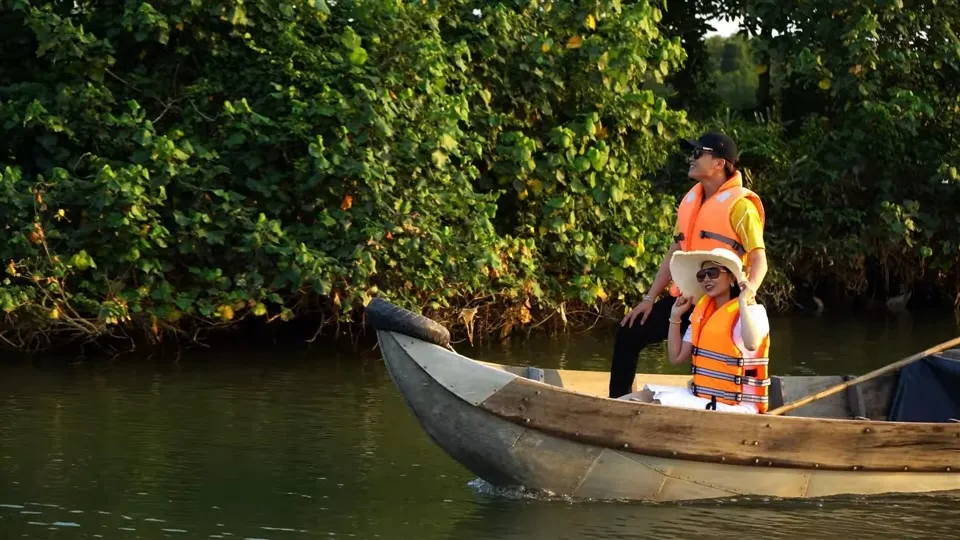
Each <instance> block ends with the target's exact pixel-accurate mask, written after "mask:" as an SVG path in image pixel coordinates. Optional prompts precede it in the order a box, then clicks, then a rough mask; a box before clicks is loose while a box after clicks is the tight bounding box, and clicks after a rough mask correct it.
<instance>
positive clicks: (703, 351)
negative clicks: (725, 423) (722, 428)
mask: <svg viewBox="0 0 960 540" xmlns="http://www.w3.org/2000/svg"><path fill="white" fill-rule="evenodd" d="M670 273H671V275H672V277H673V281H674V283H675V284H676V285H677V287H678V288H679V289H680V293H681V297H680V298H678V299H677V301H676V303H675V304H674V306H673V308H672V310H671V314H670V330H669V332H668V334H667V354H668V357H669V360H670V363H671V364H680V363H683V362H687V361H690V362H691V372H692V373H693V381H692V382H691V384H690V387H689V388H678V387H664V386H656V385H647V386H645V387H644V390H646V392H644V394H645V395H646V396H647V397H648V398H652V400H653V401H654V402H659V403H660V404H661V405H666V406H674V407H685V408H706V409H714V410H720V411H730V412H743V413H762V412H766V410H767V401H768V388H769V386H770V379H769V376H768V373H767V364H768V361H769V360H768V357H767V355H768V353H769V350H770V322H769V320H768V319H767V312H766V310H765V309H764V307H763V306H762V305H760V304H757V303H755V302H754V299H753V298H754V295H753V294H752V291H750V290H749V289H748V287H749V285H748V282H747V281H746V279H745V277H744V275H743V269H742V264H741V261H740V258H739V257H737V256H736V255H735V254H734V253H733V252H731V251H729V250H726V249H714V250H711V251H688V252H680V251H678V252H676V253H674V254H673V257H672V258H671V260H670ZM741 291H743V293H744V294H741ZM691 308H692V309H693V313H692V314H691V315H690V327H689V328H687V331H686V333H685V335H683V336H682V337H681V335H680V316H681V315H683V314H684V313H686V312H687V311H688V310H690V309H691ZM651 392H652V396H651V394H650V393H651ZM643 401H646V399H644V400H643Z"/></svg>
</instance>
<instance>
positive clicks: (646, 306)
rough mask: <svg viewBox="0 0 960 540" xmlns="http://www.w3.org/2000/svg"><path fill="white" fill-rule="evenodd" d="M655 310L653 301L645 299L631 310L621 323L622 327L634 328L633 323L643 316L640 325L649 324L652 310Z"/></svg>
mask: <svg viewBox="0 0 960 540" xmlns="http://www.w3.org/2000/svg"><path fill="white" fill-rule="evenodd" d="M652 309H653V300H649V299H646V298H644V299H643V300H642V301H641V302H640V303H639V304H637V306H636V307H635V308H633V309H631V310H630V313H627V316H626V317H624V318H623V320H622V321H620V326H628V327H630V328H633V321H635V320H636V319H637V316H639V315H641V314H642V315H643V317H640V325H641V326H642V325H643V323H645V322H647V317H649V316H650V310H652Z"/></svg>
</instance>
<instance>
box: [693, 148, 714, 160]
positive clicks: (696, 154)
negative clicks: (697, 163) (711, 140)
mask: <svg viewBox="0 0 960 540" xmlns="http://www.w3.org/2000/svg"><path fill="white" fill-rule="evenodd" d="M711 153H713V148H708V147H703V148H694V149H693V153H692V154H690V157H691V158H692V159H693V160H698V159H700V156H702V155H704V154H711Z"/></svg>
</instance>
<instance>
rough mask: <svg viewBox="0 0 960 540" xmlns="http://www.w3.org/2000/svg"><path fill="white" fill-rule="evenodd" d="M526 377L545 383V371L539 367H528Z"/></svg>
mask: <svg viewBox="0 0 960 540" xmlns="http://www.w3.org/2000/svg"><path fill="white" fill-rule="evenodd" d="M524 377H525V378H527V379H530V380H531V381H537V382H543V370H542V369H540V368H537V367H527V372H526V374H525V375H524Z"/></svg>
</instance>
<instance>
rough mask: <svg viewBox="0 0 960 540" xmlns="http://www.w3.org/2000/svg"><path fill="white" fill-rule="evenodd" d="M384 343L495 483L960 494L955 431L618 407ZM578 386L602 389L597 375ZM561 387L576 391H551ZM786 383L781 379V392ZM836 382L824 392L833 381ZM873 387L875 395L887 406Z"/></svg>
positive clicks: (390, 335)
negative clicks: (586, 384) (588, 385)
mask: <svg viewBox="0 0 960 540" xmlns="http://www.w3.org/2000/svg"><path fill="white" fill-rule="evenodd" d="M377 334H378V339H379V342H380V346H381V348H382V351H383V356H384V359H385V361H386V364H387V367H388V371H389V373H390V375H391V377H392V378H393V380H394V382H395V384H396V385H397V387H398V389H399V390H400V393H401V395H402V396H403V398H404V400H405V401H406V403H407V405H408V406H409V407H410V409H411V411H413V413H414V415H415V416H416V417H417V419H418V421H419V422H420V424H421V426H422V427H423V429H424V430H425V431H426V432H427V433H428V435H429V436H430V437H431V438H432V439H433V440H434V441H435V442H436V443H437V444H438V445H439V446H440V447H441V448H442V449H444V451H446V452H447V453H448V454H449V455H451V456H452V457H453V458H454V459H456V460H457V461H459V462H460V463H461V464H463V465H464V466H465V467H466V468H467V469H469V470H470V471H472V472H473V473H474V474H477V475H478V476H480V477H481V478H484V479H485V480H487V481H489V482H490V483H491V484H494V485H498V486H523V487H526V488H532V489H539V490H545V491H548V492H552V493H556V494H562V495H569V496H574V497H588V498H602V499H608V498H613V499H645V500H658V501H667V500H684V499H701V498H715V497H728V496H732V495H758V496H776V497H821V496H827V495H837V494H877V493H919V492H923V493H936V492H950V491H958V490H960V474H957V471H958V468H960V424H932V423H930V424H928V423H894V422H883V421H881V422H872V421H858V420H843V419H821V418H811V417H805V416H772V417H767V416H763V415H742V414H734V413H724V412H718V411H700V410H689V409H679V408H672V407H662V406H659V405H655V404H648V403H637V402H630V401H622V400H612V399H607V398H604V397H600V396H597V395H588V394H585V393H580V392H578V391H576V390H574V389H573V388H572V386H574V384H573V379H575V378H577V375H576V374H575V373H574V372H569V371H567V372H563V371H557V370H544V374H543V379H544V382H538V381H533V380H529V379H526V378H525V377H524V376H522V375H521V374H522V373H525V372H526V368H522V367H510V366H499V367H496V366H491V365H486V364H483V363H480V362H476V361H473V360H471V359H469V358H466V357H464V356H462V355H459V354H457V353H455V352H453V351H451V350H448V349H445V348H443V347H439V346H437V345H433V344H431V343H428V342H426V341H422V340H420V339H417V338H413V337H409V336H406V335H403V334H399V333H395V332H390V331H378V332H377ZM580 376H581V377H582V378H583V379H584V380H590V379H594V381H593V383H592V384H591V386H592V387H593V388H594V390H600V389H599V388H597V384H596V380H595V379H596V378H597V377H598V376H599V375H593V374H585V373H581V374H580ZM661 377H673V376H661ZM642 378H644V379H647V380H653V379H656V378H657V376H645V377H642ZM558 379H559V380H562V381H563V382H565V383H570V384H569V387H567V388H561V387H559V386H556V385H554V384H550V383H551V382H556V381H557V380H558ZM791 379H792V378H784V381H785V385H784V387H785V388H789V387H790V385H791V383H790V381H791ZM830 379H832V380H829V381H818V382H817V384H818V385H822V386H823V387H824V388H825V387H828V386H830V385H832V384H835V382H836V381H837V379H838V378H830ZM879 381H880V380H878V381H871V382H872V383H873V385H874V389H873V390H872V394H871V393H867V394H869V395H873V396H876V397H882V396H884V395H886V396H889V392H890V390H889V388H887V389H883V388H881V386H882V384H881V382H879ZM886 381H887V382H886V383H885V384H886V386H888V387H889V386H890V385H891V382H890V379H886ZM564 386H568V385H567V384H565V385H564ZM602 391H604V392H605V388H604V389H602ZM601 395H602V394H601ZM832 397H833V398H836V399H840V400H841V401H839V402H838V401H834V407H835V408H836V407H842V406H843V405H842V404H843V401H842V398H843V396H842V395H837V396H832ZM865 401H867V402H869V401H870V400H869V399H868V398H865ZM838 404H839V405H838ZM873 405H875V404H873ZM866 407H867V409H870V408H871V403H867V404H866ZM880 408H881V409H882V408H883V407H880ZM873 409H874V414H878V416H880V417H882V416H881V415H880V414H879V413H878V412H877V410H879V409H878V407H876V406H873ZM795 412H800V411H799V410H798V411H795Z"/></svg>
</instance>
